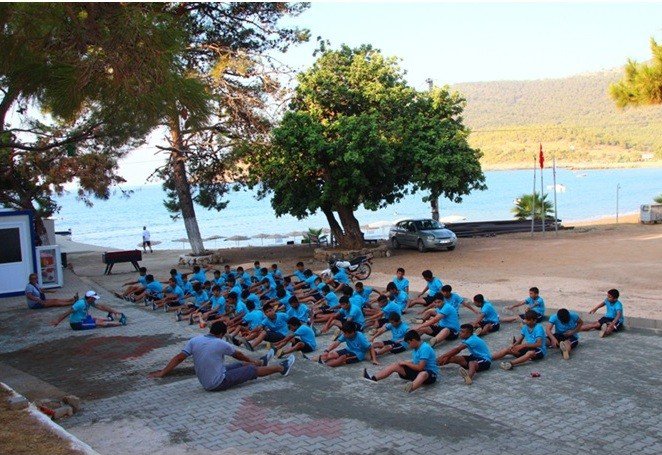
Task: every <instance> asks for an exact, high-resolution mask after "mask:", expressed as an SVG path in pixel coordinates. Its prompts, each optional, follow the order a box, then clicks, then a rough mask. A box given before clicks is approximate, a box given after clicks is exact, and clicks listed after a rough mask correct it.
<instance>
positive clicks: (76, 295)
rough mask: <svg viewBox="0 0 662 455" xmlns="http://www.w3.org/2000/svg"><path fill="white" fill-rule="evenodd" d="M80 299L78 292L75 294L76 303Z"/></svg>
mask: <svg viewBox="0 0 662 455" xmlns="http://www.w3.org/2000/svg"><path fill="white" fill-rule="evenodd" d="M79 299H80V297H78V292H76V293H75V294H74V302H76V301H77V300H79Z"/></svg>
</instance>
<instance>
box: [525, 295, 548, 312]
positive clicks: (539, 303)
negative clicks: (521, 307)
mask: <svg viewBox="0 0 662 455" xmlns="http://www.w3.org/2000/svg"><path fill="white" fill-rule="evenodd" d="M525 302H526V305H527V306H528V307H529V310H533V311H535V312H536V313H538V314H539V315H541V316H544V315H545V301H544V300H543V299H542V297H540V296H538V297H536V299H535V300H534V299H532V298H531V297H527V298H526V300H525Z"/></svg>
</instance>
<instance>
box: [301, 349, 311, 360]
mask: <svg viewBox="0 0 662 455" xmlns="http://www.w3.org/2000/svg"><path fill="white" fill-rule="evenodd" d="M299 352H301V351H299ZM301 357H303V358H304V359H306V360H310V357H308V356H307V355H306V354H305V353H303V352H301Z"/></svg>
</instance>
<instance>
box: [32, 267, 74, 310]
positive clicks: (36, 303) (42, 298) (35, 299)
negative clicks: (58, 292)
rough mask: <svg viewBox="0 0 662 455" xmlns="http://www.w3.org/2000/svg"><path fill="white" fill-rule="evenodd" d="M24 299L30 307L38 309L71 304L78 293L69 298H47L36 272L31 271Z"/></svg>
mask: <svg viewBox="0 0 662 455" xmlns="http://www.w3.org/2000/svg"><path fill="white" fill-rule="evenodd" d="M25 300H26V302H27V304H28V307H29V308H30V309H33V310H38V309H40V308H51V307H57V306H60V307H61V306H71V305H72V304H73V303H74V302H75V301H76V300H78V294H76V295H75V296H74V297H73V298H71V299H47V298H46V294H44V291H42V289H41V288H40V287H39V279H38V277H37V274H36V273H31V274H30V276H29V277H28V284H27V285H26V286H25Z"/></svg>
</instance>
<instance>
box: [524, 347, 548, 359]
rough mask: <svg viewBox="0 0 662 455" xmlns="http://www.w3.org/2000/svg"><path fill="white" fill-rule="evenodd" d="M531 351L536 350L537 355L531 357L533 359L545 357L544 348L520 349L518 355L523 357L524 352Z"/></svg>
mask: <svg viewBox="0 0 662 455" xmlns="http://www.w3.org/2000/svg"><path fill="white" fill-rule="evenodd" d="M529 351H534V352H535V355H534V356H533V357H531V360H540V359H543V358H544V357H545V354H543V352H542V349H540V348H528V349H524V350H523V351H520V352H519V354H518V355H517V357H522V356H523V355H524V354H526V353H527V352H529Z"/></svg>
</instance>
